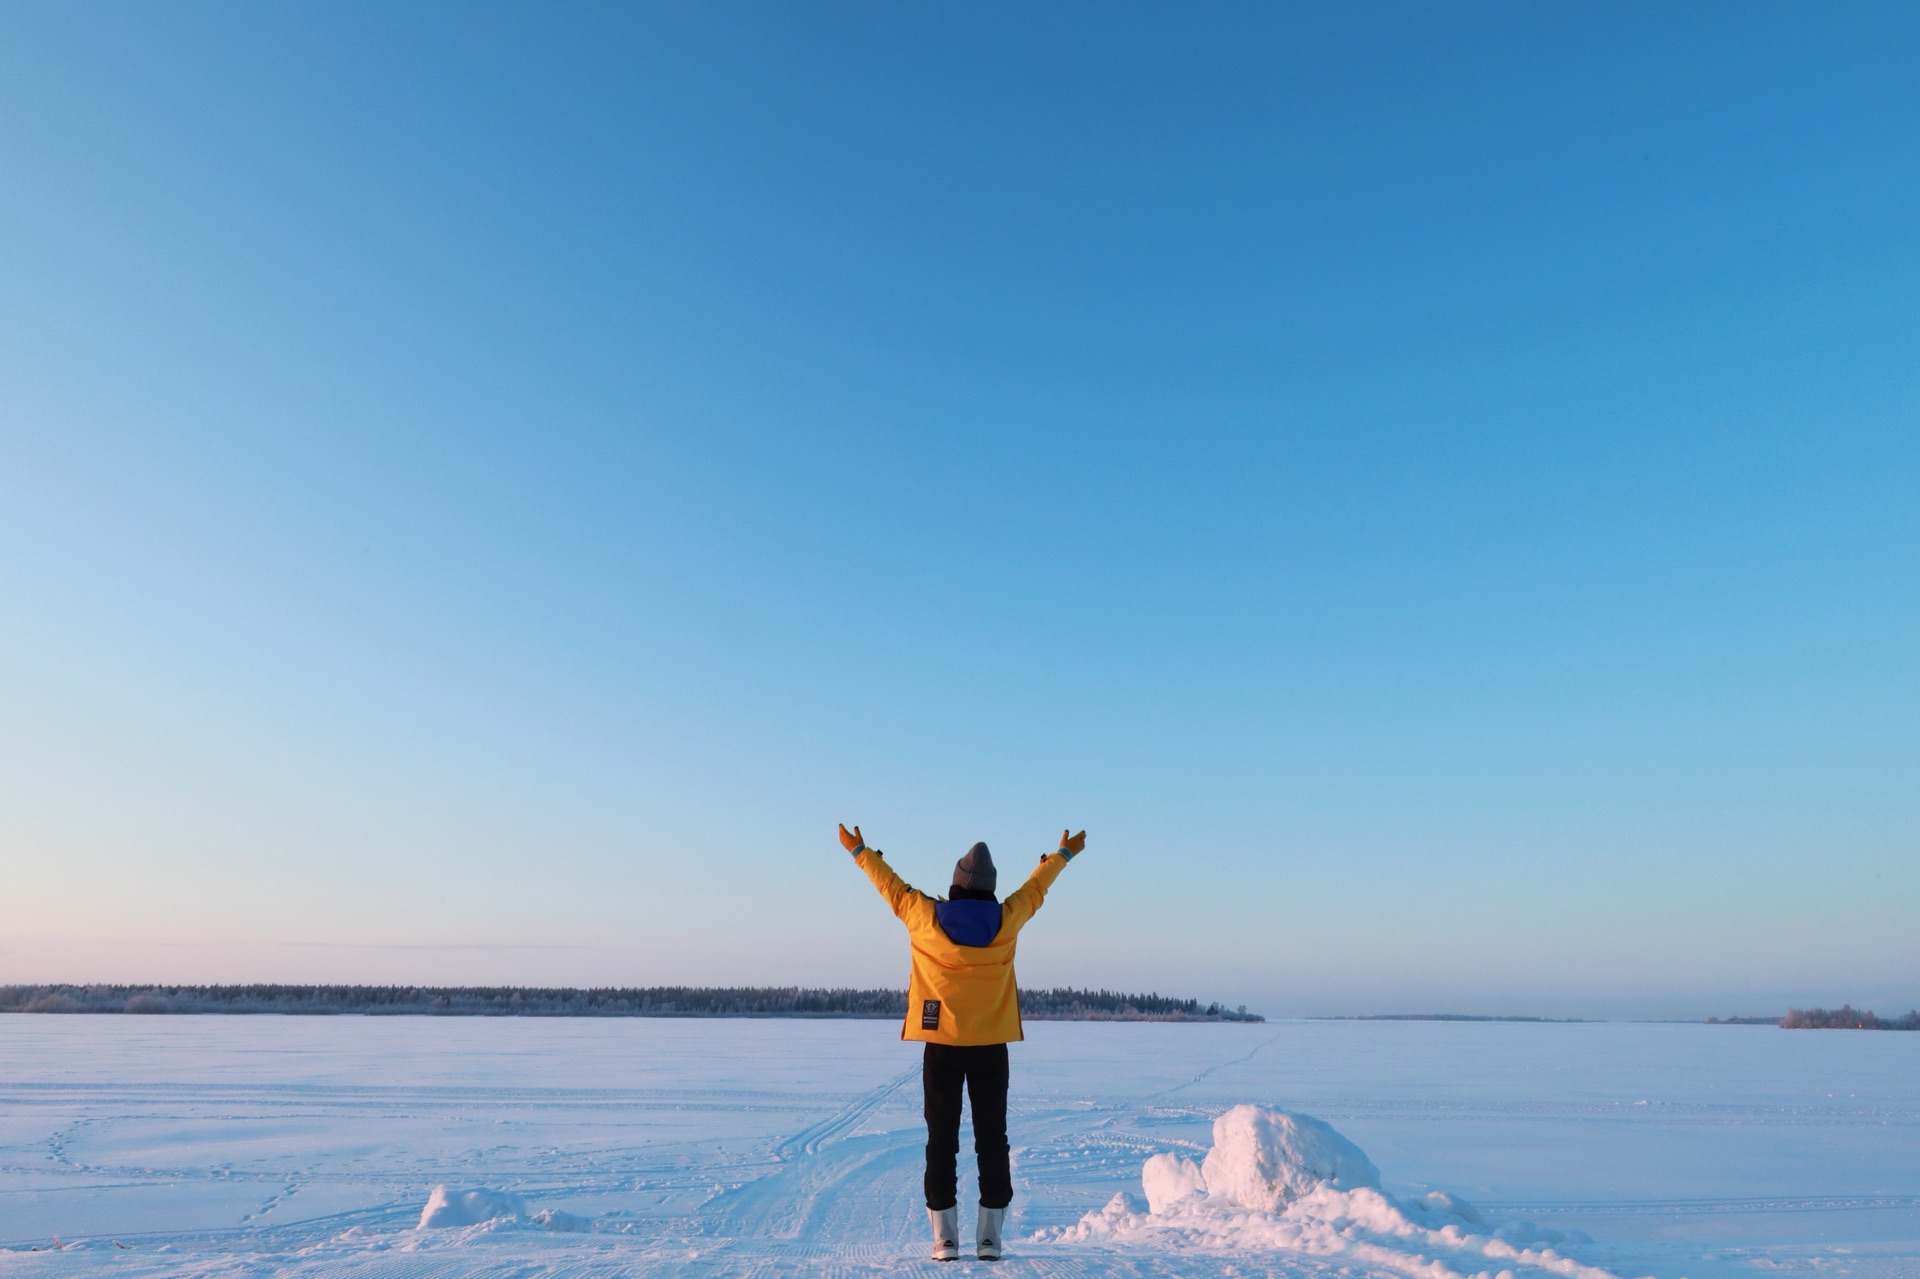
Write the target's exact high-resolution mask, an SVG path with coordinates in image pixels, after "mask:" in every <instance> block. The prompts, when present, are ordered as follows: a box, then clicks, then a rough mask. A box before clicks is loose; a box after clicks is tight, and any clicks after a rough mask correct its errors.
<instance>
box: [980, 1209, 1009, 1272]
mask: <svg viewBox="0 0 1920 1279" xmlns="http://www.w3.org/2000/svg"><path fill="white" fill-rule="evenodd" d="M1006 1224H1007V1210H1006V1209H1005V1208H989V1207H987V1206H986V1205H985V1204H981V1205H980V1225H979V1228H978V1229H977V1230H975V1231H974V1235H973V1237H974V1238H975V1239H978V1240H979V1241H980V1244H979V1247H978V1249H977V1250H976V1252H975V1255H976V1256H978V1257H979V1258H980V1260H982V1261H998V1260H1000V1240H1001V1237H1002V1236H1001V1233H1000V1232H1001V1231H1002V1230H1004V1229H1005V1228H1006Z"/></svg>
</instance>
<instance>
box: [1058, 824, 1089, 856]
mask: <svg viewBox="0 0 1920 1279" xmlns="http://www.w3.org/2000/svg"><path fill="white" fill-rule="evenodd" d="M1086 846H1087V832H1085V831H1081V832H1080V833H1079V834H1078V835H1074V834H1071V833H1069V832H1068V831H1064V830H1063V831H1061V832H1060V855H1061V856H1062V857H1064V858H1066V859H1067V860H1068V861H1072V860H1073V859H1074V858H1076V857H1078V856H1079V855H1080V850H1081V849H1083V848H1085V847H1086Z"/></svg>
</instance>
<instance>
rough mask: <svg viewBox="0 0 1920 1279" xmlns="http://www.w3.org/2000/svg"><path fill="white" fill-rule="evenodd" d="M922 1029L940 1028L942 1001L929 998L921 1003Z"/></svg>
mask: <svg viewBox="0 0 1920 1279" xmlns="http://www.w3.org/2000/svg"><path fill="white" fill-rule="evenodd" d="M920 1029H922V1030H938V1029H940V1001H939V1000H937V999H929V1000H927V1001H926V1002H924V1003H922V1004H921V1005H920Z"/></svg>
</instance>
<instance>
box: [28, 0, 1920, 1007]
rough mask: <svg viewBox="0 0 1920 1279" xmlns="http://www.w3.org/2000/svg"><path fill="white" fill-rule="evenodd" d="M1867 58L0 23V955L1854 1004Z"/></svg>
mask: <svg viewBox="0 0 1920 1279" xmlns="http://www.w3.org/2000/svg"><path fill="white" fill-rule="evenodd" d="M1916 38H1920V17H1917V16H1916V14H1915V12H1914V11H1913V10H1912V9H1911V8H1910V7H1902V6H1879V7H1876V6H1871V5H1860V6H1848V7H1846V8H1832V7H1815V6H1800V7H1790V6H1777V5H1751V4H1743V5H1700V6H1691V7H1686V8H1677V7H1674V6H1654V5H1642V6H1599V5H1559V6H1550V7H1548V6H1532V5H1463V6H1449V7H1446V8H1444V9H1442V8H1435V7H1431V6H1415V5H1363V6H1352V5H1341V6H1334V5H1328V6H1316V7H1307V6H1293V7H1283V6H1247V7H1237V6H1198V7H1196V6H1145V5H1137V4H1120V5H1115V4H1098V5H1084V6H1080V5H1064V4H1062V5H1053V6H1046V7H1043V8H1040V9H1038V10H1036V9H1035V8H1034V7H1032V6H1017V5H1005V6H991V5H970V6H929V5H922V6H892V5H878V4H876V5H817V6H715V5H684V6H655V7H647V8H641V7H636V6H612V5H609V6H583V5H575V6H566V7H555V6H532V5H529V6H524V7H502V6H481V5H441V6H427V5H415V6H408V7H401V8H396V7H394V6H382V5H362V6H353V5H328V6H319V5H305V6H296V5H282V6H269V7H263V6H243V5H233V6H222V5H197V6H193V7H190V8H180V7H174V8H152V7H149V8H132V9H129V8H126V7H124V6H121V7H112V6H92V7H88V6H52V5H45V6H37V7H29V6H16V7H13V8H10V9H8V10H6V11H5V12H4V14H0V169H3V170H4V172H5V175H6V177H5V180H4V181H0V599H3V600H4V606H0V858H4V861H5V863H6V869H7V879H8V883H9V891H8V892H7V893H6V894H5V895H4V899H3V900H0V980H9V979H12V980H56V979H74V980H127V981H139V980H275V979H279V980H367V981H390V980H391V981H486V982H494V981H518V982H543V983H544V982H569V983H596V984H600V983H618V984H650V983H656V982H681V981H688V982H695V981H698V982H722V981H725V982H735V981H737V982H754V983H781V984H786V983H796V982H797V983H805V984H816V983H820V984H839V983H858V984H877V983H881V982H889V981H898V980H900V979H902V977H903V975H904V971H905V969H904V959H905V956H904V950H903V947H902V945H901V938H900V937H899V936H898V934H897V925H895V924H894V923H893V922H892V921H891V920H890V919H889V918H887V917H886V916H885V913H884V911H883V910H882V908H881V906H880V904H879V902H878V900H877V899H876V898H874V897H873V895H872V893H871V890H870V889H868V888H867V887H866V885H865V884H864V882H863V881H862V879H861V878H860V877H859V876H858V874H857V873H856V872H855V871H854V870H853V869H852V868H851V867H849V866H848V865H846V863H845V861H844V860H843V855H842V854H841V853H839V851H838V850H837V847H836V845H835V843H834V840H833V826H834V823H835V822H836V821H840V820H845V821H848V822H854V821H858V822H860V823H861V824H862V825H863V826H864V828H865V830H866V831H867V833H868V834H869V836H870V837H871V838H872V839H873V840H874V842H875V843H876V844H878V845H879V846H880V847H882V848H885V849H887V850H888V851H889V853H890V854H891V855H892V856H893V858H894V860H895V861H896V863H897V864H898V865H900V867H901V868H902V870H903V871H904V872H905V873H906V874H907V875H908V877H909V878H910V879H912V880H914V881H915V882H917V883H920V884H921V885H922V886H924V887H927V888H929V889H938V888H939V887H941V886H943V885H944V883H945V877H946V873H947V870H948V868H949V866H950V863H951V861H952V859H953V858H954V857H957V856H958V855H959V854H960V853H961V852H962V851H964V849H965V848H966V847H967V845H968V844H970V843H971V842H972V841H973V840H975V839H979V838H984V839H986V840H988V841H989V842H990V843H991V844H992V845H993V846H994V848H995V849H996V853H997V855H998V857H999V859H1000V860H1001V862H1002V864H1003V866H1004V867H1006V868H1007V871H1006V872H1005V873H1006V874H1007V875H1008V876H1009V877H1012V876H1015V875H1017V874H1018V873H1019V871H1020V869H1021V868H1023V867H1024V866H1025V865H1026V864H1027V863H1028V861H1029V860H1030V859H1032V858H1034V857H1036V856H1037V855H1038V854H1039V853H1041V852H1043V851H1045V850H1046V849H1047V848H1050V847H1051V845H1052V841H1053V839H1054V838H1055V836H1056V834H1057V832H1058V831H1059V829H1060V828H1061V827H1062V826H1063V825H1067V824H1069V823H1071V824H1072V825H1073V826H1075V827H1076V828H1078V827H1081V826H1084V827H1086V828H1087V829H1088V831H1089V851H1088V853H1087V855H1086V856H1085V858H1084V859H1082V860H1081V861H1079V862H1077V863H1076V864H1075V865H1074V866H1073V867H1072V869H1071V871H1070V873H1069V874H1068V876H1066V877H1065V878H1064V879H1063V880H1062V881H1061V883H1060V885H1059V886H1058V887H1057V889H1056V890H1055V895H1054V897H1053V898H1052V900H1051V901H1050V902H1049V905H1048V908H1047V910H1046V912H1045V913H1043V915H1042V916H1041V917H1040V918H1039V920H1038V921H1037V922H1036V924H1035V925H1034V928H1033V931H1032V932H1031V933H1030V934H1029V935H1028V936H1027V937H1026V938H1024V939H1023V942H1022V956H1023V960H1022V976H1023V979H1025V980H1026V981H1028V982H1029V983H1032V984H1046V985H1051V984H1064V983H1074V984H1092V985H1105V986H1125V987H1129V988H1134V987H1154V988H1158V989H1161V990H1163V991H1169V992H1177V993H1181V994H1192V995H1198V996H1201V997H1203V998H1220V999H1224V1000H1227V1001H1228V1002H1242V1001H1244V1002H1246V1003H1248V1004H1249V1005H1252V1006H1255V1007H1259V1008H1262V1009H1263V1010H1265V1011H1268V1012H1270V1013H1320V1012H1398V1011H1419V1010H1432V1009H1443V1010H1448V1011H1471V1012H1502V1013H1547V1014H1563V1015H1564V1014H1581V1015H1623V1016H1624V1015H1643V1016H1667V1015H1673V1016H1686V1015H1706V1014H1708V1013H1733V1012H1764V1011H1777V1010H1778V1009H1780V1008H1783V1007H1785V1006H1787V1005H1788V1004H1790V1003H1796V1004H1806V1003H1820V1002H1827V1003H1837V1002H1839V1001H1840V1000H1842V999H1850V1000H1852V1001H1853V1002H1854V1003H1855V1004H1861V1003H1874V1004H1877V1005H1882V1006H1884V1008H1885V1009H1893V1008H1894V1006H1896V1005H1897V1007H1898V1009H1899V1010H1904V1009H1905V1008H1906V1007H1908V1006H1910V1005H1912V1004H1915V1003H1920V941H1916V940H1915V938H1916V936H1920V930H1915V929H1914V927H1913V925H1912V920H1913V918H1914V915H1915V910H1916V907H1920V857H1916V853H1920V786H1916V785H1915V777H1916V771H1917V766H1920V729H1916V725H1917V724H1920V714H1917V712H1920V664H1917V663H1916V661H1915V658H1914V655H1915V653H1916V652H1920V554H1917V548H1920V500H1917V499H1916V494H1920V235H1916V232H1915V228H1916V227H1920V166H1916V165H1915V164H1914V163H1913V157H1914V156H1915V155H1916V154H1920V87H1916V82H1915V80H1914V77H1913V76H1912V74H1911V70H1912V57H1911V54H1912V50H1913V49H1914V48H1915V47H1916V46H1915V40H1916Z"/></svg>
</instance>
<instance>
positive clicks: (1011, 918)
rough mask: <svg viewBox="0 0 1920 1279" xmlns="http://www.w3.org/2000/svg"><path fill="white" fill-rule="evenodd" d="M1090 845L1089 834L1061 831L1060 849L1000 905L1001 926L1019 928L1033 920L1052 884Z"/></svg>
mask: <svg viewBox="0 0 1920 1279" xmlns="http://www.w3.org/2000/svg"><path fill="white" fill-rule="evenodd" d="M1086 846H1087V832H1085V831H1081V832H1080V833H1079V834H1078V835H1075V834H1072V833H1071V832H1070V831H1064V830H1063V831H1061V832H1060V847H1059V848H1057V849H1055V850H1054V851H1053V852H1051V853H1048V854H1047V855H1046V856H1045V857H1042V858H1041V859H1040V864H1039V865H1038V866H1036V867H1034V868H1033V874H1031V875H1029V876H1027V882H1026V883H1024V884H1022V885H1020V887H1018V888H1016V889H1014V890H1013V891H1012V892H1011V893H1008V894H1007V899H1006V901H1004V902H1002V903H1001V904H1000V920H1001V924H1000V926H1001V927H1002V928H1007V927H1012V928H1018V927H1020V926H1021V925H1022V924H1024V923H1026V922H1027V920H1029V919H1031V918H1033V914H1034V912H1035V911H1037V910H1039V909H1040V907H1041V904H1042V903H1044V902H1045V901H1046V900H1047V889H1049V888H1051V887H1053V881H1054V880H1056V879H1058V878H1059V877H1060V872H1061V871H1063V870H1065V869H1066V868H1067V863H1068V862H1070V861H1072V860H1073V859H1074V858H1076V857H1078V856H1079V855H1080V853H1081V850H1083V849H1084V848H1086Z"/></svg>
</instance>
